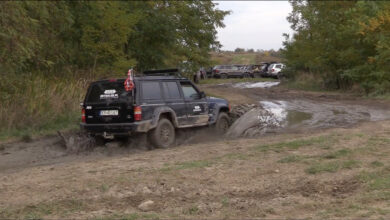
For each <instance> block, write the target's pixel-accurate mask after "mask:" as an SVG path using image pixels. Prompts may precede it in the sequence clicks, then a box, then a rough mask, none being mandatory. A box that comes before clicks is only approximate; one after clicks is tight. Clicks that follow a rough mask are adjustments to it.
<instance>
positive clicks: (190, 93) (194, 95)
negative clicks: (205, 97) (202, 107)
mask: <svg viewBox="0 0 390 220" xmlns="http://www.w3.org/2000/svg"><path fill="white" fill-rule="evenodd" d="M180 85H181V88H182V89H183V94H184V98H186V99H199V94H198V92H197V91H196V90H195V88H194V87H193V86H192V85H191V83H188V82H180Z"/></svg>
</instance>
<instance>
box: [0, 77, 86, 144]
mask: <svg viewBox="0 0 390 220" xmlns="http://www.w3.org/2000/svg"><path fill="white" fill-rule="evenodd" d="M89 81H90V80H87V79H79V77H75V76H67V77H55V76H47V75H43V74H23V75H12V76H1V77H0V103H1V105H0V121H1V123H0V139H5V138H9V137H13V136H22V135H27V134H28V135H31V134H36V133H45V132H48V131H55V130H56V129H63V128H68V127H72V128H74V127H77V122H78V121H79V117H80V107H79V103H80V101H82V99H83V97H84V95H85V92H86V88H87V85H88V82H89Z"/></svg>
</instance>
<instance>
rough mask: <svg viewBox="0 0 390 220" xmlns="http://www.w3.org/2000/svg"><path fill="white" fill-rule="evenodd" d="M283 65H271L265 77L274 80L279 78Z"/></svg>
mask: <svg viewBox="0 0 390 220" xmlns="http://www.w3.org/2000/svg"><path fill="white" fill-rule="evenodd" d="M284 67H285V65H284V64H282V63H273V64H271V65H270V66H269V67H268V71H267V75H268V76H270V77H274V78H279V77H280V75H281V73H282V70H283V69H284Z"/></svg>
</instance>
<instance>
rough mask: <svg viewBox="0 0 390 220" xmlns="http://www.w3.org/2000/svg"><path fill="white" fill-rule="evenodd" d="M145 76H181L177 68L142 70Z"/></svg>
mask: <svg viewBox="0 0 390 220" xmlns="http://www.w3.org/2000/svg"><path fill="white" fill-rule="evenodd" d="M143 74H144V75H146V76H179V77H181V74H180V71H179V69H160V70H146V71H144V72H143Z"/></svg>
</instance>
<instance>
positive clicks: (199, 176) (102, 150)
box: [0, 85, 390, 219]
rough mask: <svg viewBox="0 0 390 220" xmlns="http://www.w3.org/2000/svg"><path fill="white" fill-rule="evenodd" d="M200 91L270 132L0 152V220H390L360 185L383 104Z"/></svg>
mask: <svg viewBox="0 0 390 220" xmlns="http://www.w3.org/2000/svg"><path fill="white" fill-rule="evenodd" d="M202 88H203V89H204V90H205V91H206V93H208V94H211V95H214V96H218V97H225V98H227V99H229V100H230V101H231V102H232V104H233V105H238V104H247V103H251V104H254V105H256V106H259V107H260V108H262V109H266V110H267V111H269V112H272V113H273V115H274V117H275V120H279V121H280V123H279V126H277V127H273V128H272V129H268V130H267V131H266V132H265V133H263V134H262V135H261V136H258V137H252V138H240V139H235V140H231V139H229V138H227V139H218V140H216V139H212V138H211V139H208V140H207V138H206V139H204V138H202V137H205V136H207V132H206V133H205V132H202V131H197V132H196V135H198V137H195V138H194V137H192V136H191V134H192V131H189V132H187V133H185V134H182V135H183V136H184V138H183V141H182V143H181V144H180V145H179V146H176V147H173V148H170V149H155V150H152V151H150V150H147V148H146V146H145V145H143V144H140V145H138V144H134V143H133V144H130V145H131V147H129V145H128V144H127V145H126V146H125V145H123V146H122V145H121V144H120V143H117V142H111V143H108V144H107V146H103V147H97V148H93V149H87V150H83V151H81V152H69V151H68V150H66V149H65V148H64V147H63V146H62V145H61V139H60V138H59V137H57V136H52V137H43V138H40V139H37V140H34V141H32V142H31V143H22V142H17V143H7V144H3V145H2V146H3V148H2V149H1V150H0V180H1V182H0V218H42V217H43V218H102V217H108V218H122V217H125V218H132V219H156V218H160V219H172V218H175V219H182V218H187V219H199V218H211V219H221V218H235V219H237V218H253V217H257V218H289V217H291V218H308V217H314V218H335V217H344V218H345V217H354V218H357V217H372V218H375V217H383V218H390V210H389V207H390V204H389V200H388V195H389V193H390V192H389V189H387V188H386V187H385V188H384V189H383V188H380V187H379V188H375V190H376V191H375V190H373V189H372V188H370V187H371V185H369V184H368V183H366V182H364V179H361V178H360V176H361V175H362V172H363V173H364V172H366V173H371V172H377V171H378V169H379V171H380V172H382V173H383V172H384V175H389V173H390V171H388V170H390V169H389V166H390V164H389V161H390V160H389V157H390V148H389V146H390V121H389V120H388V119H389V116H390V114H389V109H390V103H389V102H386V101H377V100H362V99H360V98H358V97H354V96H348V95H341V94H328V93H326V94H324V93H313V92H298V91H292V90H286V89H283V88H279V87H270V88H242V87H234V86H232V85H203V86H202ZM191 138H192V139H191ZM197 140H201V141H197ZM139 141H140V143H142V142H143V141H144V140H142V137H140V140H139ZM373 164H380V166H377V167H376V166H374V165H373ZM379 171H378V172H379ZM385 183H387V182H386V180H385ZM367 184H368V185H367ZM384 186H387V185H384ZM381 190H382V191H381ZM378 193H379V194H381V195H384V196H379V195H377V194H378ZM386 195H387V197H386Z"/></svg>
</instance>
